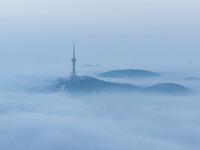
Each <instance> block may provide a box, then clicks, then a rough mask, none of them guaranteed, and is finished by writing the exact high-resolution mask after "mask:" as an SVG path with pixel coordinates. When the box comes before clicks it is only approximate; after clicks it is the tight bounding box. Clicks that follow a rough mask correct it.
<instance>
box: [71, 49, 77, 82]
mask: <svg viewBox="0 0 200 150" xmlns="http://www.w3.org/2000/svg"><path fill="white" fill-rule="evenodd" d="M71 61H72V73H71V79H76V77H77V74H76V61H77V60H76V56H75V45H73V58H72V60H71Z"/></svg>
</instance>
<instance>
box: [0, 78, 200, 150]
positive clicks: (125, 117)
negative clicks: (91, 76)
mask: <svg viewBox="0 0 200 150" xmlns="http://www.w3.org/2000/svg"><path fill="white" fill-rule="evenodd" d="M11 79H12V80H11ZM1 80H2V81H1V89H2V90H1V93H0V123H1V125H0V148H1V149H3V150H13V149H15V150H21V149H26V150H35V149H37V150H47V149H48V150H55V149H57V150H66V149H71V150H81V149H87V150H90V149H91V150H93V149H96V150H102V149H104V150H112V149H113V150H122V149H126V150H132V149H137V150H146V149H153V150H160V149H162V150H165V149H166V150H168V149H172V150H179V149H181V150H191V149H192V150H197V149H199V147H200V144H199V139H200V119H199V115H200V110H199V107H200V103H199V95H198V94H197V93H196V94H194V95H188V96H184V97H183V96H170V95H157V94H152V95H151V94H148V95H145V94H141V93H136V92H121V93H113V92H112V93H108V92H105V93H104V92H101V93H98V94H95V93H93V94H85V95H74V94H70V93H67V92H50V91H48V90H45V88H46V87H48V86H49V85H52V84H53V83H54V81H56V78H52V77H49V79H48V76H47V78H46V77H44V76H43V77H39V76H26V75H24V76H23V77H22V76H19V77H17V76H15V77H13V78H11V77H10V78H9V79H8V78H7V79H3V77H2V79H1ZM9 81H10V82H9ZM132 82H134V81H132ZM6 83H7V84H6ZM8 83H9V84H8ZM190 86H191V85H190ZM36 89H38V90H36Z"/></svg>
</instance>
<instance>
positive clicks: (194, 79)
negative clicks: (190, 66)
mask: <svg viewBox="0 0 200 150" xmlns="http://www.w3.org/2000/svg"><path fill="white" fill-rule="evenodd" d="M185 80H189V81H198V80H200V79H199V78H196V77H188V78H185Z"/></svg>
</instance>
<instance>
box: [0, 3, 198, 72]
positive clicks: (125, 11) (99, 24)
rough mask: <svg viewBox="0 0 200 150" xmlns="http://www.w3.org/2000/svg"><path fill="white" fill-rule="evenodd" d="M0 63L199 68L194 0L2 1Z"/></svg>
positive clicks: (196, 8) (196, 18)
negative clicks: (74, 62) (73, 57)
mask: <svg viewBox="0 0 200 150" xmlns="http://www.w3.org/2000/svg"><path fill="white" fill-rule="evenodd" d="M0 4H1V5H0V22H1V24H0V33H1V34H0V39H1V40H0V41H1V43H0V45H1V46H0V50H1V56H0V58H1V61H2V63H5V64H6V65H8V64H10V63H14V64H22V63H24V62H26V63H36V62H42V61H45V62H47V61H48V62H58V61H59V62H61V61H62V63H61V64H63V63H66V64H65V65H71V64H70V61H69V62H68V63H67V62H66V60H70V58H71V51H72V45H73V43H75V44H76V47H77V57H78V59H79V61H78V63H79V65H88V64H93V65H97V64H98V65H102V66H107V67H108V68H114V69H118V68H144V69H152V68H153V69H160V68H163V70H164V69H178V68H181V69H185V68H187V67H188V61H190V62H191V66H192V67H193V68H198V67H199V58H198V56H199V48H200V45H199V39H200V36H199V35H200V34H199V33H200V29H199V25H200V19H199V15H200V10H199V8H198V6H199V4H200V2H199V1H197V0H151V1H149V0H106V1H105V0H101V1H99V0H85V1H82V0H73V1H68V0H67V1H66V0H57V1H55V0H34V1H33V0H31V1H25V0H2V1H1V2H0Z"/></svg>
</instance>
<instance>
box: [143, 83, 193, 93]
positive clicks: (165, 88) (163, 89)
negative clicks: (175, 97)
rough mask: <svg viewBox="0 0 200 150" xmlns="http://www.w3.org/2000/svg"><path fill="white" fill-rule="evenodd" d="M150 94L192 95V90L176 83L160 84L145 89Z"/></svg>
mask: <svg viewBox="0 0 200 150" xmlns="http://www.w3.org/2000/svg"><path fill="white" fill-rule="evenodd" d="M145 90H146V91H149V92H159V93H167V94H189V93H192V90H191V89H189V88H186V87H184V86H182V85H179V84H174V83H160V84H156V85H153V86H150V87H147V88H145Z"/></svg>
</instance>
